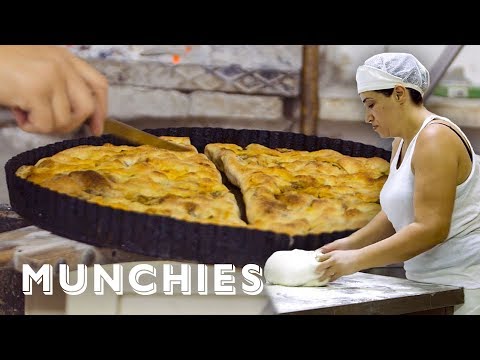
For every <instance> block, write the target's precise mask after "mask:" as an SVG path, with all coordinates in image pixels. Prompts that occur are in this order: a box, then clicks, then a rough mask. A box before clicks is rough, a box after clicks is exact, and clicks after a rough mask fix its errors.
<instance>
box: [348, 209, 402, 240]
mask: <svg viewBox="0 0 480 360" xmlns="http://www.w3.org/2000/svg"><path fill="white" fill-rule="evenodd" d="M394 233H395V229H394V228H393V226H392V223H391V222H390V221H389V220H388V218H387V215H385V213H384V212H383V211H380V212H379V213H378V214H377V215H376V216H375V217H374V218H373V219H372V220H371V221H370V222H369V223H368V224H367V225H365V226H364V227H363V228H361V229H359V230H358V231H356V232H354V233H353V234H352V235H350V236H349V237H348V240H349V244H350V245H351V246H352V247H351V249H360V248H363V247H365V246H368V245H371V244H374V243H376V242H378V241H380V240H383V239H385V238H388V237H389V236H392V235H393V234H394Z"/></svg>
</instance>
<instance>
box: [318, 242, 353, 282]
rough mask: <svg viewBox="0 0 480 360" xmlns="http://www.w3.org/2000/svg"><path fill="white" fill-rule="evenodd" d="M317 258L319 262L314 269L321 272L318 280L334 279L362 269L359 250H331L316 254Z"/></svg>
mask: <svg viewBox="0 0 480 360" xmlns="http://www.w3.org/2000/svg"><path fill="white" fill-rule="evenodd" d="M337 241H338V240H337ZM332 244H333V243H332ZM317 260H318V261H319V262H320V264H319V265H318V266H317V268H316V270H315V271H316V272H317V273H319V274H322V273H323V274H322V276H321V277H320V278H319V281H324V280H327V279H330V281H334V280H336V279H338V278H339V277H341V276H344V275H350V274H353V273H356V272H357V271H360V270H362V268H361V266H360V251H359V250H332V251H330V252H328V253H325V254H318V255H317Z"/></svg>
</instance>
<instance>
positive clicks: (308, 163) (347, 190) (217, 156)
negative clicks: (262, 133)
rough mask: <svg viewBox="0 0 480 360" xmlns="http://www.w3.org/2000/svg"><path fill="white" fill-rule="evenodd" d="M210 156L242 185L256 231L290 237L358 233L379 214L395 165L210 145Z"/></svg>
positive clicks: (325, 153)
mask: <svg viewBox="0 0 480 360" xmlns="http://www.w3.org/2000/svg"><path fill="white" fill-rule="evenodd" d="M205 154H206V155H207V157H208V158H210V159H211V160H212V161H213V162H214V163H215V164H216V165H217V167H218V168H219V169H222V171H224V172H225V174H226V176H227V177H228V179H229V180H230V181H231V182H232V183H233V184H235V185H237V186H238V187H239V188H240V190H241V192H242V194H243V198H244V201H245V207H246V214H247V218H248V223H249V224H250V226H252V227H254V228H259V229H263V230H272V231H277V232H284V233H288V234H290V235H298V234H300V235H304V234H309V233H314V234H318V233H323V232H333V231H343V230H353V229H358V228H360V227H362V226H364V225H366V224H367V223H368V222H369V221H370V220H371V219H372V218H373V217H374V216H375V214H376V213H378V211H379V210H380V205H379V203H378V202H379V194H380V190H381V188H382V186H383V184H384V182H385V181H386V178H387V176H388V171H389V163H388V162H387V161H385V160H383V159H381V158H362V157H350V156H345V155H343V154H341V153H339V152H337V151H334V150H330V149H324V150H317V151H312V152H308V151H295V150H291V149H269V148H267V147H265V146H263V145H259V144H250V145H248V146H247V147H246V148H245V149H243V148H241V147H239V146H237V145H232V144H220V143H216V144H208V145H207V146H206V147H205Z"/></svg>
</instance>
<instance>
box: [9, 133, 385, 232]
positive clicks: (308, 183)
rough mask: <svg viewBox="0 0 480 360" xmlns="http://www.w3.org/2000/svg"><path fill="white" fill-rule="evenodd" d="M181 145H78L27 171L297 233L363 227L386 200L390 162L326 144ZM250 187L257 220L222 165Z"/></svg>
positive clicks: (99, 194) (94, 194)
mask: <svg viewBox="0 0 480 360" xmlns="http://www.w3.org/2000/svg"><path fill="white" fill-rule="evenodd" d="M162 138H163V139H166V140H168V141H173V142H176V143H180V144H182V145H187V146H190V147H191V149H192V151H191V152H174V151H168V150H162V149H157V148H154V147H150V146H138V147H131V146H114V145H111V144H105V145H103V146H89V145H83V146H77V147H74V148H70V149H67V150H64V151H62V152H59V153H57V154H55V155H53V156H51V157H48V158H44V159H41V160H39V161H38V162H37V164H35V166H23V167H21V168H19V169H18V170H17V175H18V176H20V177H22V178H24V179H27V180H29V181H31V182H33V183H36V184H38V185H41V186H44V187H47V188H49V189H51V190H54V191H57V192H60V193H65V194H68V195H71V196H74V197H77V198H81V199H84V200H86V201H90V202H93V203H96V204H99V205H103V206H109V207H113V208H118V209H123V210H130V211H138V212H143V213H150V214H159V215H165V216H171V217H174V218H177V219H181V220H186V221H194V222H201V223H212V224H218V225H231V226H249V227H252V228H254V229H260V230H269V231H274V232H279V233H286V234H289V235H305V234H320V233H326V232H332V231H343V230H353V229H358V228H360V227H362V226H364V225H366V224H367V223H368V222H369V221H370V220H371V219H372V218H373V217H374V216H375V215H376V214H377V213H378V211H379V210H380V205H379V193H380V190H381V188H382V186H383V184H384V182H385V181H386V178H387V176H388V171H389V163H388V162H387V161H385V160H383V159H380V158H361V157H349V156H345V155H342V154H341V153H339V152H337V151H334V150H329V149H324V150H317V151H312V152H308V151H297V150H292V149H284V148H282V149H270V148H268V147H265V146H263V145H260V144H250V145H248V146H247V147H246V148H242V147H240V146H238V145H235V144H218V143H217V144H208V145H207V146H206V147H205V151H204V154H199V153H198V152H197V150H196V148H195V147H194V146H192V145H191V144H190V140H189V138H187V137H185V138H179V137H165V136H164V137H162ZM219 170H220V171H222V172H224V173H225V175H226V177H227V178H228V179H229V180H230V182H231V183H232V184H234V185H236V186H238V187H239V188H240V190H241V192H242V194H243V198H244V202H245V208H246V214H247V218H248V223H249V224H248V225H247V224H246V223H245V222H244V221H242V220H241V219H240V211H239V206H238V204H237V203H236V200H235V197H234V195H233V194H232V193H231V192H230V191H229V190H228V188H227V187H226V186H225V185H224V184H222V176H221V173H220V171H219Z"/></svg>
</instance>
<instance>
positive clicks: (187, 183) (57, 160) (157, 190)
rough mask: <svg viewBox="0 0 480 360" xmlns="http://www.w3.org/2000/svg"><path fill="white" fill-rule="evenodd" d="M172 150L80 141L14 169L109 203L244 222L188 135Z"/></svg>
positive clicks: (203, 219)
mask: <svg viewBox="0 0 480 360" xmlns="http://www.w3.org/2000/svg"><path fill="white" fill-rule="evenodd" d="M161 138H163V139H165V140H167V141H173V142H176V143H180V144H183V145H187V146H190V147H191V149H192V151H187V152H175V151H169V150H164V149H158V148H155V147H152V146H148V145H144V146H137V147H134V146H114V145H111V144H104V145H102V146H90V145H83V146H77V147H74V148H70V149H66V150H64V151H61V152H59V153H57V154H55V155H53V156H51V157H48V158H43V159H41V160H39V161H38V162H37V163H36V164H35V165H33V166H22V167H20V168H19V169H18V170H17V172H16V174H17V175H18V176H20V177H21V178H23V179H26V180H29V181H31V182H33V183H35V184H38V185H40V186H43V187H46V188H49V189H51V190H54V191H57V192H60V193H64V194H68V195H70V196H73V197H77V198H80V199H84V200H86V201H89V202H92V203H96V204H99V205H104V206H109V207H112V208H117V209H123V210H132V211H137V212H143V213H150V214H158V215H165V216H171V217H174V218H177V219H180V220H186V221H194V222H201V223H212V224H220V225H232V226H245V225H246V224H245V222H244V221H242V220H241V218H240V210H239V207H238V204H237V203H236V201H235V197H234V195H233V194H232V193H231V192H230V191H229V190H228V188H227V187H226V186H225V185H224V184H223V183H222V176H221V173H220V172H219V171H218V170H217V168H216V167H215V165H214V164H213V163H212V162H211V161H210V160H208V159H207V157H206V156H205V155H204V154H199V153H198V152H197V150H196V148H195V147H194V146H192V145H191V144H190V139H189V138H182V137H168V136H162V137H161Z"/></svg>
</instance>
